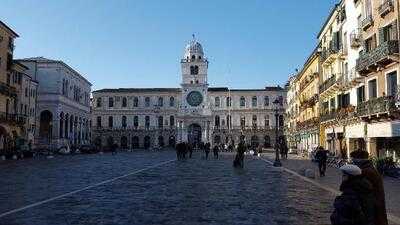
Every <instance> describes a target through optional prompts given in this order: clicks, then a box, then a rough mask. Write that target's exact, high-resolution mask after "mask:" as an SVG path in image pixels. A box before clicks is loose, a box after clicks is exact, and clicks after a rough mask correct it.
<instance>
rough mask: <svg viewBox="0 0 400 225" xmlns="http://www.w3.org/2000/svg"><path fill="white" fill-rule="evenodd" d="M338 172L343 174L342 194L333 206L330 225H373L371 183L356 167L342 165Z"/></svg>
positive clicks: (373, 210) (373, 203) (373, 211)
mask: <svg viewBox="0 0 400 225" xmlns="http://www.w3.org/2000/svg"><path fill="white" fill-rule="evenodd" d="M340 170H341V171H342V173H343V181H342V184H341V185H340V191H341V192H342V194H341V195H340V196H338V197H336V199H335V202H334V204H333V206H334V208H335V210H334V211H333V213H332V215H331V223H332V225H375V223H374V219H375V218H374V217H375V198H374V195H373V191H372V185H371V183H370V182H369V181H368V180H367V179H366V178H365V177H364V176H362V172H361V169H360V168H359V167H358V166H356V165H352V164H348V165H344V166H342V167H340Z"/></svg>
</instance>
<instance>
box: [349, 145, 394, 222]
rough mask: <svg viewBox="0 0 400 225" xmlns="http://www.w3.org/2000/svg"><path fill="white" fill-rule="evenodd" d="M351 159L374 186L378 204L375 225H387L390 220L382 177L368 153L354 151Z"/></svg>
mask: <svg viewBox="0 0 400 225" xmlns="http://www.w3.org/2000/svg"><path fill="white" fill-rule="evenodd" d="M350 158H351V159H352V162H353V163H354V164H355V165H357V166H358V167H360V169H361V171H362V175H363V176H364V177H365V178H366V179H367V180H368V181H369V182H370V183H371V184H372V190H373V192H374V196H375V202H376V211H375V213H376V216H375V221H374V225H387V224H388V220H387V213H386V203H385V190H384V186H383V179H382V176H381V175H380V174H379V172H378V170H376V169H375V167H374V166H373V164H372V161H371V160H370V159H369V154H368V152H367V151H364V150H357V151H354V152H352V153H350Z"/></svg>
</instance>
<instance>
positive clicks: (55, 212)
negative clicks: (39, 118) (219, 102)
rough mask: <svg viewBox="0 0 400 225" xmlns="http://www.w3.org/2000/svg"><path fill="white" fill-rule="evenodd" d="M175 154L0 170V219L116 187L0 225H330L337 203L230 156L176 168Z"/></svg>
mask: <svg viewBox="0 0 400 225" xmlns="http://www.w3.org/2000/svg"><path fill="white" fill-rule="evenodd" d="M174 158H175V154H174V152H158V153H154V152H132V153H119V154H117V155H114V156H113V155H111V154H104V155H79V156H62V157H56V158H54V159H31V160H21V161H8V162H4V163H3V162H2V163H0V177H1V180H0V214H3V213H4V212H7V211H10V210H12V209H16V208H20V207H23V206H26V205H29V204H32V203H35V202H38V201H42V200H45V199H48V198H52V197H54V196H58V195H61V194H64V193H68V192H71V191H74V190H79V189H82V188H84V187H86V186H88V185H91V184H95V183H99V182H101V181H104V180H107V179H110V178H114V177H118V176H122V175H125V174H129V173H132V172H134V171H138V170H140V169H143V168H147V169H144V170H140V171H138V172H137V173H135V174H131V175H127V176H124V177H120V178H118V179H115V180H113V181H112V182H107V183H103V184H101V185H97V186H94V187H92V188H88V189H85V190H82V191H80V192H76V193H72V194H70V195H67V196H64V197H61V198H57V199H54V200H51V201H49V202H45V203H43V204H39V205H36V206H33V207H30V208H27V209H24V210H21V211H18V212H15V213H11V214H9V215H5V216H2V217H0V224H10V225H17V224H18V225H23V224H34V225H36V224H37V225H39V224H40V225H44V224H52V225H53V224H54V225H58V224H65V225H70V224H71V225H72V224H74V225H76V224H140V225H145V224H146V225H147V224H182V225H188V224H195V225H197V224H243V225H245V224H294V225H296V224H311V225H312V224H319V225H321V224H322V225H323V224H330V223H329V215H330V213H331V211H332V201H333V199H334V195H333V194H331V193H330V192H327V191H325V190H323V189H321V188H318V187H316V186H313V185H311V184H310V183H307V182H304V181H303V180H301V179H299V178H298V177H296V176H293V175H290V174H288V173H284V172H282V170H280V169H275V168H273V167H271V166H270V165H268V164H267V163H265V162H264V161H262V160H259V159H257V158H253V157H251V156H247V157H246V161H245V168H244V169H233V168H232V160H233V155H232V154H224V155H222V156H221V157H220V159H218V160H216V159H209V160H204V159H202V157H201V156H200V153H196V154H195V155H194V158H193V159H188V160H185V161H172V162H169V163H166V164H163V165H161V166H158V167H152V168H148V167H149V166H152V165H157V164H159V163H160V162H165V161H168V160H170V159H174Z"/></svg>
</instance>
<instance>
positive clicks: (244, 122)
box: [240, 116, 246, 128]
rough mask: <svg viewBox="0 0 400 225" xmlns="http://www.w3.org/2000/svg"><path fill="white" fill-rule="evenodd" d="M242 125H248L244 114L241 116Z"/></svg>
mask: <svg viewBox="0 0 400 225" xmlns="http://www.w3.org/2000/svg"><path fill="white" fill-rule="evenodd" d="M240 126H241V127H242V128H244V127H246V117H244V116H241V117H240Z"/></svg>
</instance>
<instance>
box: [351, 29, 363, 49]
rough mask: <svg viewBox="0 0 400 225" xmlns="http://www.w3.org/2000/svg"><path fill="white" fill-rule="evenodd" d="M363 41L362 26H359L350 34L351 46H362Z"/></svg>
mask: <svg viewBox="0 0 400 225" xmlns="http://www.w3.org/2000/svg"><path fill="white" fill-rule="evenodd" d="M361 43H362V35H361V31H360V28H357V29H356V30H354V31H353V32H351V34H350V46H351V47H352V48H358V47H360V46H361Z"/></svg>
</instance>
